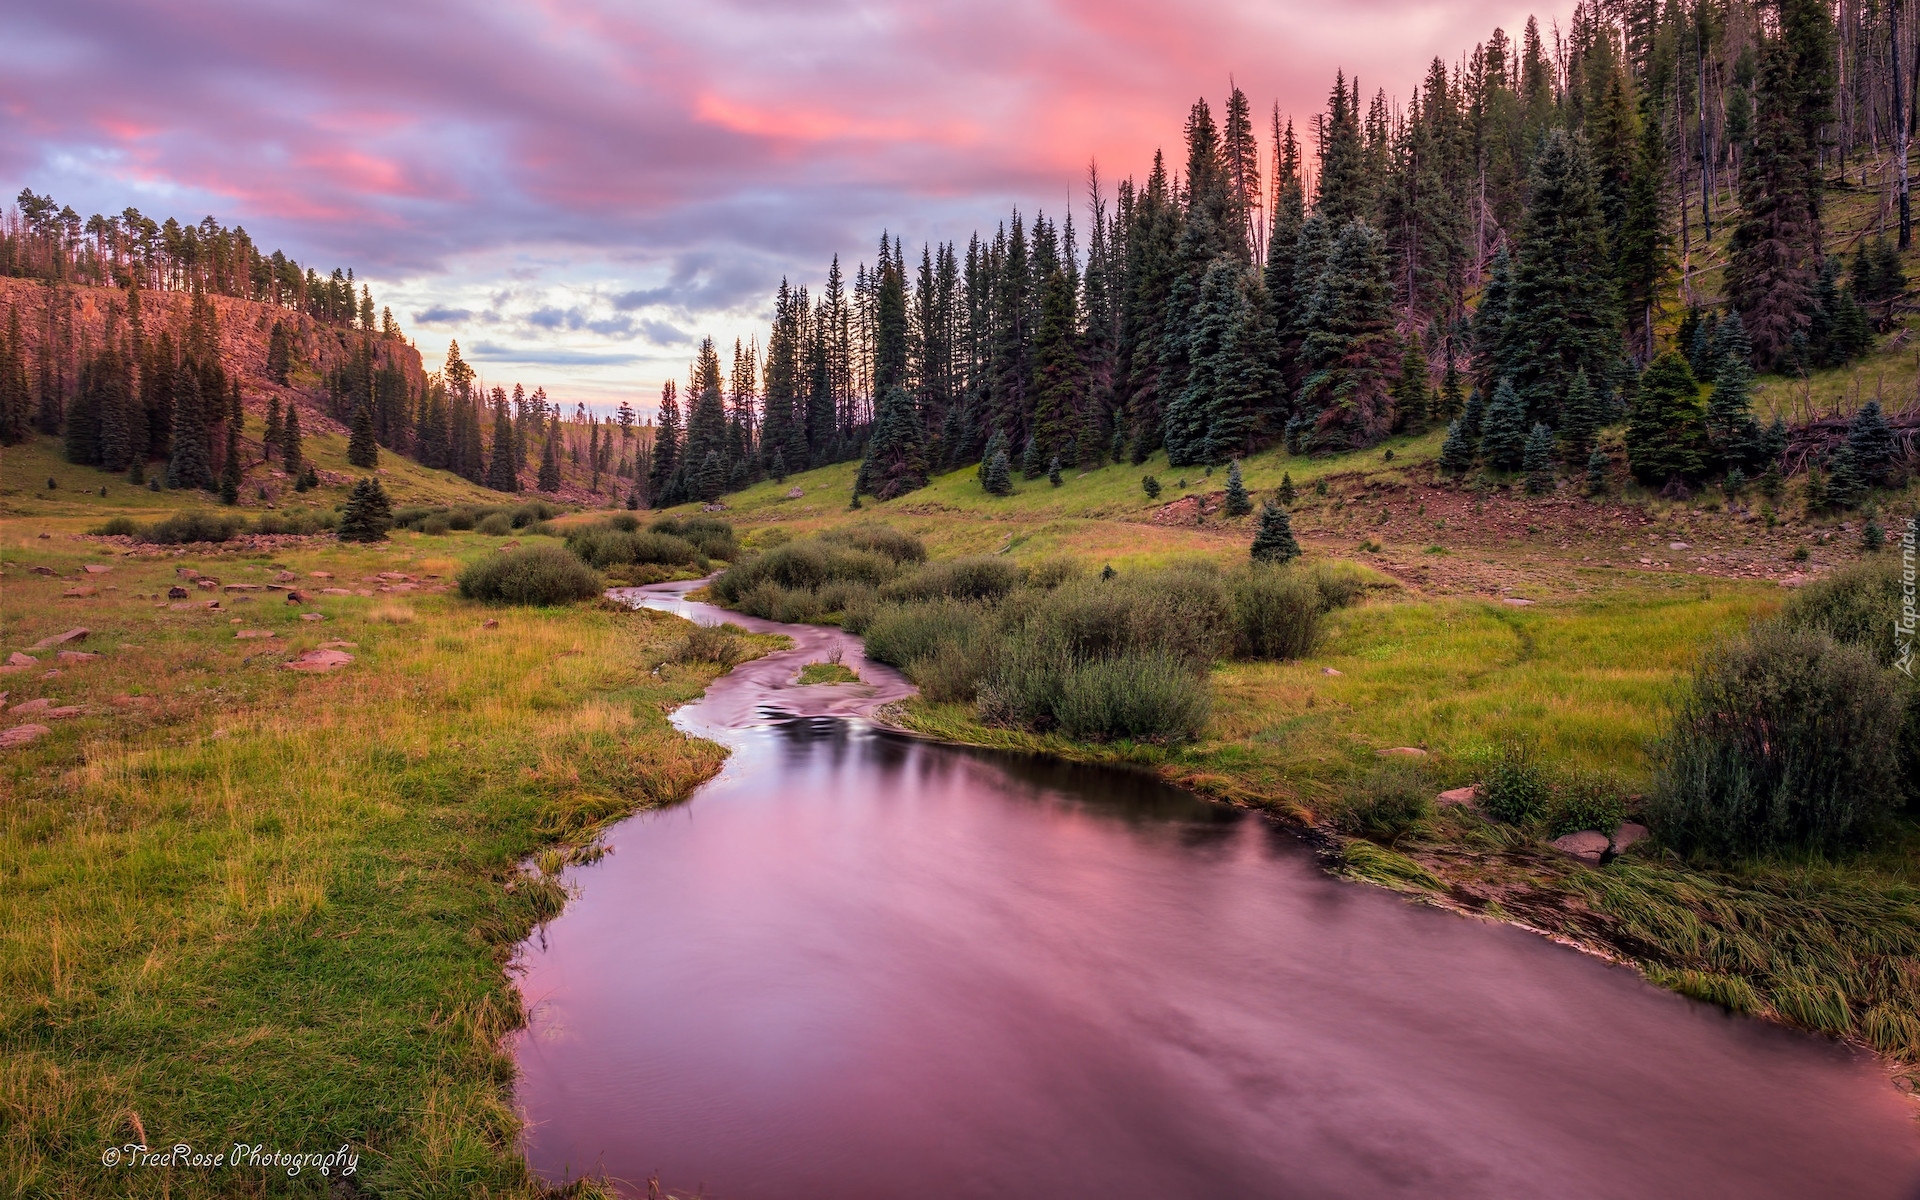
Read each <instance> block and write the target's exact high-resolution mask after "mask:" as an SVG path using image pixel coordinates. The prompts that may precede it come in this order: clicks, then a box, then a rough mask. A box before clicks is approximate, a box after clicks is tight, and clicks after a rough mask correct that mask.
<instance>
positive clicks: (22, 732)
mask: <svg viewBox="0 0 1920 1200" xmlns="http://www.w3.org/2000/svg"><path fill="white" fill-rule="evenodd" d="M42 536H44V535H42ZM16 711H17V710H16ZM52 732H53V731H52V730H51V729H48V728H47V727H46V726H45V725H15V726H14V727H13V728H12V729H9V730H7V731H5V732H4V733H0V750H11V749H13V748H14V747H15V746H24V745H26V744H27V743H28V742H31V741H33V740H34V739H35V738H38V737H40V736H42V735H43V734H48V733H52Z"/></svg>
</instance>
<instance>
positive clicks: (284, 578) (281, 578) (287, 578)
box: [273, 571, 300, 583]
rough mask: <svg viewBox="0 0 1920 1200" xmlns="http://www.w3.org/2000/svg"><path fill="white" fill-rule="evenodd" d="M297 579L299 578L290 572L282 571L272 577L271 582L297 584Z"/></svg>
mask: <svg viewBox="0 0 1920 1200" xmlns="http://www.w3.org/2000/svg"><path fill="white" fill-rule="evenodd" d="M299 578H300V577H299V576H298V575H295V574H294V573H293V572H292V571H282V572H280V573H279V574H278V575H275V576H274V577H273V581H274V582H275V583H294V582H297V581H298V580H299Z"/></svg>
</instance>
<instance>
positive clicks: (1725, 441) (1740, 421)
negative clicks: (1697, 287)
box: [1707, 312, 1753, 459]
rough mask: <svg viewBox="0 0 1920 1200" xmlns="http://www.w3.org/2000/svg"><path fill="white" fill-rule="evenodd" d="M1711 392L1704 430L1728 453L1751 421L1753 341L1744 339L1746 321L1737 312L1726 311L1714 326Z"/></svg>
mask: <svg viewBox="0 0 1920 1200" xmlns="http://www.w3.org/2000/svg"><path fill="white" fill-rule="evenodd" d="M1709 353H1710V354H1711V356H1712V360H1713V395H1712V397H1710V398H1709V399H1708V401H1707V434H1708V436H1709V437H1711V438H1712V439H1713V441H1714V444H1715V445H1716V446H1718V447H1720V449H1721V452H1722V453H1723V454H1728V455H1729V457H1734V458H1736V459H1737V458H1738V456H1737V455H1732V454H1730V453H1729V451H1730V448H1731V447H1732V445H1733V443H1734V442H1735V440H1736V439H1737V438H1738V437H1739V436H1740V434H1741V432H1742V431H1743V430H1744V429H1745V428H1746V427H1747V426H1749V425H1751V424H1752V423H1753V399H1752V397H1753V364H1752V358H1753V344H1752V343H1751V342H1749V341H1748V340H1747V330H1746V325H1745V323H1743V322H1742V321H1741V320H1740V314H1739V313H1737V312H1732V313H1728V314H1727V315H1726V317H1725V318H1723V319H1722V320H1721V321H1720V322H1719V324H1717V325H1716V326H1714V331H1713V346H1712V349H1711V350H1710V351H1709Z"/></svg>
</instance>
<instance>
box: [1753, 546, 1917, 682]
mask: <svg viewBox="0 0 1920 1200" xmlns="http://www.w3.org/2000/svg"><path fill="white" fill-rule="evenodd" d="M1901 602H1902V596H1901V590H1900V567H1899V564H1898V563H1894V562H1886V563H1882V562H1869V563H1858V564H1856V565H1854V566H1851V567H1848V568H1846V569H1845V570H1842V571H1835V572H1834V573H1833V574H1831V575H1829V576H1827V577H1826V578H1824V579H1819V580H1816V581H1814V582H1813V583H1810V584H1808V585H1806V586H1805V587H1803V588H1801V589H1800V590H1799V591H1797V592H1795V593H1793V595H1792V596H1790V597H1788V599H1787V603H1786V605H1785V606H1784V607H1783V608H1782V609H1781V610H1780V623H1781V624H1782V625H1784V626H1785V627H1787V628H1788V629H1810V630H1818V631H1819V632H1821V633H1824V634H1826V635H1827V636H1828V637H1831V638H1832V639H1833V640H1834V641H1836V642H1839V643H1841V644H1843V645H1848V646H1859V647H1860V648H1862V649H1863V650H1865V651H1866V652H1867V653H1869V654H1871V655H1873V657H1874V660H1875V661H1876V662H1878V663H1879V664H1880V665H1881V666H1883V667H1884V666H1888V665H1890V664H1891V663H1892V662H1893V660H1894V657H1895V655H1896V654H1897V653H1898V648H1897V647H1896V646H1895V644H1894V638H1893V623H1894V620H1895V618H1897V617H1898V616H1899V614H1900V605H1901Z"/></svg>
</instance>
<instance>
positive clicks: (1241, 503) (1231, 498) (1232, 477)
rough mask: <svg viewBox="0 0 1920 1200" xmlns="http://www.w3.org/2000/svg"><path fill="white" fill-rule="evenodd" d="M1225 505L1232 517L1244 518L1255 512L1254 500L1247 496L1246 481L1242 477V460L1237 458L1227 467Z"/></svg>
mask: <svg viewBox="0 0 1920 1200" xmlns="http://www.w3.org/2000/svg"><path fill="white" fill-rule="evenodd" d="M1225 503H1226V512H1227V515H1228V516H1230V517H1244V516H1246V515H1247V514H1248V513H1250V512H1252V511H1253V500H1252V499H1251V498H1250V497H1249V496H1248V495H1247V485H1246V481H1245V480H1244V479H1242V478H1241V476H1240V460H1239V459H1237V458H1236V459H1234V460H1233V461H1232V462H1231V463H1229V464H1228V465H1227V496H1226V502H1225Z"/></svg>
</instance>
